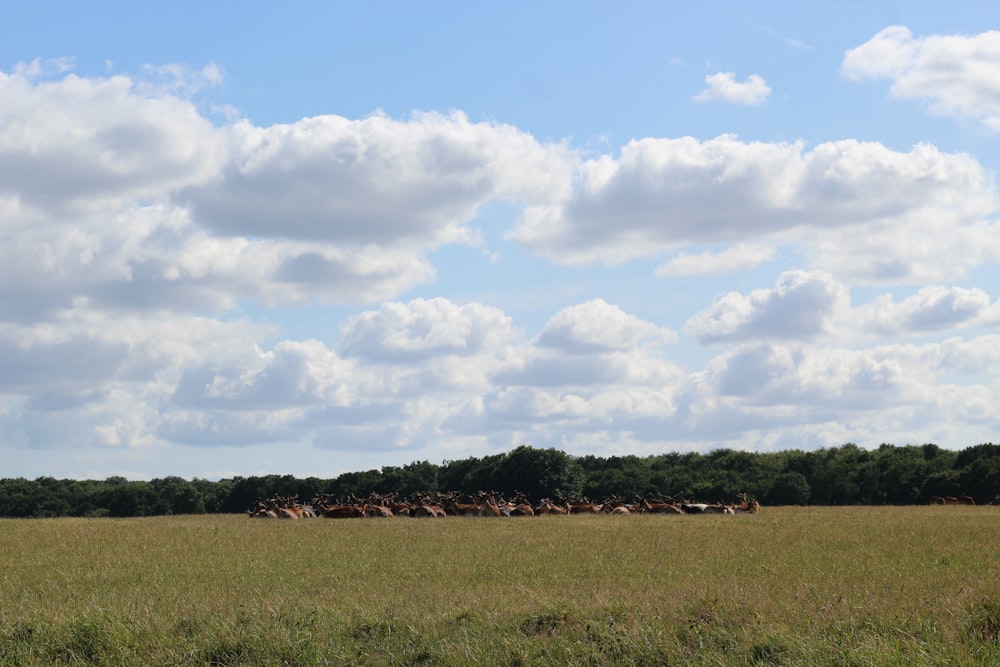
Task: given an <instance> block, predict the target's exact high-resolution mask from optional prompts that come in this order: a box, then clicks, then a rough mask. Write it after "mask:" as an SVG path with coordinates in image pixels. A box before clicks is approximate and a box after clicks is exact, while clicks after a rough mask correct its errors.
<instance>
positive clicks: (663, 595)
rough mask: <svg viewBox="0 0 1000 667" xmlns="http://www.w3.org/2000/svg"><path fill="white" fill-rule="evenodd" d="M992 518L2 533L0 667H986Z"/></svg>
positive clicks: (980, 510) (29, 525)
mask: <svg viewBox="0 0 1000 667" xmlns="http://www.w3.org/2000/svg"><path fill="white" fill-rule="evenodd" d="M997 554H1000V508H993V507H881V508H875V507H850V508H765V511H764V512H762V513H761V514H759V515H755V516H737V517H725V516H688V517H663V516H632V517H610V516H590V517H584V516H574V517H538V518H534V519H531V518H510V519H460V518H447V519H440V520H431V519H405V518H396V519H387V520H378V519H354V520H322V519H321V520H312V521H276V520H258V519H248V518H247V517H245V516H191V517H158V518H145V519H46V520H4V521H0V602H2V605H0V665H7V664H12V665H16V664H25V665H30V664H51V663H63V664H108V665H124V664H136V665H138V664H178V665H180V664H185V665H187V664H218V665H229V664H233V665H235V664H287V665H326V664H331V665H352V664H372V665H396V664H438V665H496V664H504V665H516V664H524V665H566V664H591V665H628V664H634V665H651V664H663V665H679V664H691V665H700V664H706V665H708V664H716V665H729V664H733V665H755V664H761V665H763V664H790V665H791V664H797V665H801V664H821V665H854V664H858V665H895V664H900V665H914V664H942V665H945V664H946V665H962V664H967V665H978V664H989V662H990V661H991V660H992V661H993V662H995V663H998V664H1000V639H998V636H1000V561H998V558H997Z"/></svg>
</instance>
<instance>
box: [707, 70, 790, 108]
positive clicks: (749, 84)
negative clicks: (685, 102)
mask: <svg viewBox="0 0 1000 667" xmlns="http://www.w3.org/2000/svg"><path fill="white" fill-rule="evenodd" d="M705 86H706V87H705V90H703V91H701V92H700V93H698V94H697V95H695V96H694V97H693V98H692V99H694V101H695V102H711V101H716V100H718V101H722V102H729V103H730V104H746V105H751V106H753V105H758V104H763V103H764V102H765V101H766V100H767V97H768V96H769V95H770V94H771V87H770V86H768V85H767V82H766V81H765V80H764V77H762V76H761V75H759V74H751V75H750V76H748V77H747V78H746V79H745V80H743V81H737V80H736V74H735V73H734V72H718V73H716V74H709V75H708V76H706V77H705Z"/></svg>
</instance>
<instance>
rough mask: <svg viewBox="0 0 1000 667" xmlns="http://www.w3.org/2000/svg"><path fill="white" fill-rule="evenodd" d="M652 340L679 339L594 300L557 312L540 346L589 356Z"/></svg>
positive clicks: (550, 321) (625, 348)
mask: <svg viewBox="0 0 1000 667" xmlns="http://www.w3.org/2000/svg"><path fill="white" fill-rule="evenodd" d="M650 338H652V339H655V340H656V341H657V342H659V343H667V342H673V341H674V340H676V338H677V336H676V334H675V333H674V332H672V331H669V330H666V329H662V328H660V327H657V326H656V325H654V324H652V323H650V322H644V321H642V320H640V319H638V318H637V317H634V316H632V315H629V314H627V313H625V312H623V311H622V310H621V309H620V308H618V307H617V306H613V305H611V304H609V303H607V302H606V301H604V300H603V299H594V300H592V301H588V302H586V303H582V304H579V305H577V306H570V307H569V308H564V309H563V310H561V311H559V312H558V313H556V314H555V315H554V316H553V317H552V319H551V320H549V322H548V324H546V325H545V329H544V330H543V331H542V333H541V335H540V336H539V337H538V345H539V346H541V347H549V348H559V349H560V350H565V351H567V352H570V353H573V354H587V353H592V352H609V351H613V350H630V349H634V348H636V347H638V346H639V345H640V344H641V343H642V341H643V340H644V339H650Z"/></svg>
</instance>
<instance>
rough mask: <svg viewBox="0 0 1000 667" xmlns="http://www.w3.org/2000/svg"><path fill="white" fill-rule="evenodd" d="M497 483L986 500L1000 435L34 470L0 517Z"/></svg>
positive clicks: (472, 489) (992, 493) (547, 488)
mask: <svg viewBox="0 0 1000 667" xmlns="http://www.w3.org/2000/svg"><path fill="white" fill-rule="evenodd" d="M436 491H458V492H462V493H469V494H473V493H476V492H478V491H496V492H498V493H500V494H503V495H506V496H512V495H514V494H515V493H518V492H520V493H524V494H526V495H527V496H528V497H529V498H530V499H531V500H533V501H534V502H537V501H538V500H540V499H541V498H545V497H558V496H563V497H569V498H580V497H587V498H590V499H592V500H595V501H599V500H601V499H603V498H605V497H608V496H612V495H616V496H620V497H623V498H634V497H637V496H656V495H666V496H682V497H685V498H690V499H695V500H700V501H708V502H714V501H717V500H723V501H730V500H732V499H734V498H736V497H737V495H738V494H740V493H746V494H748V495H749V496H751V497H754V498H757V499H758V500H760V502H761V503H763V504H764V505H806V504H809V505H911V504H925V503H927V502H928V501H929V499H930V497H931V496H935V495H936V496H958V495H969V496H972V497H973V498H974V499H975V500H976V502H977V503H985V502H988V501H990V500H992V499H994V498H995V497H996V496H997V494H998V493H1000V445H994V444H981V445H976V446H973V447H969V448H967V449H964V450H961V451H955V450H949V449H944V448H942V447H939V446H937V445H933V444H927V445H907V446H895V445H882V446H880V447H878V448H876V449H864V448H862V447H859V446H857V445H854V444H846V445H843V446H840V447H835V448H828V449H820V450H816V451H799V450H790V451H782V452H766V453H753V452H744V451H735V450H730V449H720V450H716V451H712V452H709V453H706V454H701V453H687V454H680V453H666V454H659V455H655V456H609V457H599V456H571V455H569V454H566V453H564V452H561V451H559V450H556V449H538V448H534V447H531V446H528V445H522V446H520V447H517V448H516V449H514V450H512V451H510V452H507V453H505V454H497V455H494V456H487V457H483V458H468V459H461V460H456V461H445V462H444V463H443V464H441V465H435V464H432V463H429V462H427V461H421V462H416V463H411V464H409V465H405V466H402V467H395V466H389V467H384V468H382V469H381V470H368V471H364V472H349V473H344V474H342V475H340V476H339V477H337V478H336V479H319V478H316V477H308V478H305V479H300V478H296V477H294V476H291V475H265V476H254V477H233V478H226V479H220V480H218V481H209V480H204V479H197V478H195V479H193V480H190V481H188V480H185V479H182V478H180V477H165V478H162V479H154V480H152V481H149V482H140V481H129V480H127V479H125V478H123V477H109V478H107V479H105V480H69V479H55V478H52V477H39V478H38V479H35V480H27V479H24V478H12V479H11V478H8V479H0V516H2V517H58V516H86V517H96V516H112V517H131V516H153V515H163V514H202V513H239V512H244V511H246V510H247V509H248V508H249V507H250V506H251V505H252V504H254V503H255V502H256V501H257V500H258V499H261V498H268V497H273V496H286V497H290V496H298V497H299V498H301V499H303V500H308V499H310V498H312V497H314V496H315V495H316V494H319V493H325V494H329V495H330V496H333V497H348V496H350V495H351V494H354V495H357V496H359V497H363V496H366V495H368V494H371V493H378V494H388V493H396V494H398V496H399V497H400V498H404V497H408V496H410V495H411V494H413V493H416V492H430V493H434V492H436Z"/></svg>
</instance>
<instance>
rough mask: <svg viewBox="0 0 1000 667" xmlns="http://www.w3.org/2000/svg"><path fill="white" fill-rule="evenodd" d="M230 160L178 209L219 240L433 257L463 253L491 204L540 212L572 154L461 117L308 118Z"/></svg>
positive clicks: (254, 139)
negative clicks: (527, 204)
mask: <svg viewBox="0 0 1000 667" xmlns="http://www.w3.org/2000/svg"><path fill="white" fill-rule="evenodd" d="M228 143H229V146H230V154H231V156H232V157H231V160H230V162H229V163H228V164H227V165H226V167H225V169H223V170H222V171H221V172H220V173H219V177H218V178H217V179H214V180H212V181H206V182H203V183H202V184H199V185H198V186H195V187H191V188H189V189H188V190H186V191H185V192H184V193H183V196H182V198H183V199H184V201H186V202H187V203H188V204H189V205H190V206H191V207H192V211H193V213H192V215H193V217H194V218H195V219H196V220H198V222H199V223H200V224H203V225H205V226H207V227H208V228H209V229H211V230H214V231H215V232H216V233H218V234H223V235H252V236H259V237H269V238H284V239H298V240H306V241H326V242H336V243H339V244H344V243H346V244H350V245H356V246H360V245H364V244H371V243H378V244H382V245H392V244H395V245H400V246H407V247H413V246H418V247H424V248H433V247H436V246H438V245H440V244H442V243H454V242H469V241H470V239H471V236H470V232H469V229H468V227H467V223H468V222H469V220H470V219H471V218H472V217H474V216H475V214H476V212H477V210H478V209H479V207H480V206H482V205H483V204H485V203H486V202H488V201H491V200H493V199H510V200H514V201H539V200H543V201H544V200H547V199H551V198H553V197H555V196H558V195H560V194H562V193H564V192H566V191H567V190H568V187H569V185H570V178H571V176H572V169H571V168H572V163H571V162H570V160H569V154H568V153H567V152H566V151H565V150H563V149H562V148H561V147H560V146H557V145H548V146H543V145H541V144H539V143H537V142H536V141H535V140H534V139H533V138H531V137H530V136H529V135H526V134H524V133H522V132H520V131H518V130H516V129H515V128H513V127H510V126H505V125H494V124H488V123H471V122H469V120H468V119H467V118H466V117H465V116H464V115H463V114H460V113H457V112H456V113H453V114H451V115H450V116H444V115H441V114H437V113H423V114H416V115H414V116H413V118H412V119H411V120H409V121H397V120H393V119H391V118H388V117H386V116H384V115H381V114H377V115H374V116H370V117H368V118H365V119H363V120H348V119H346V118H342V117H339V116H318V117H313V118H306V119H303V120H301V121H299V122H297V123H294V124H291V125H276V126H272V127H268V128H258V127H254V126H251V125H249V124H248V123H245V122H244V123H238V124H236V125H234V126H232V127H231V128H230V129H229V131H228Z"/></svg>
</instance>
